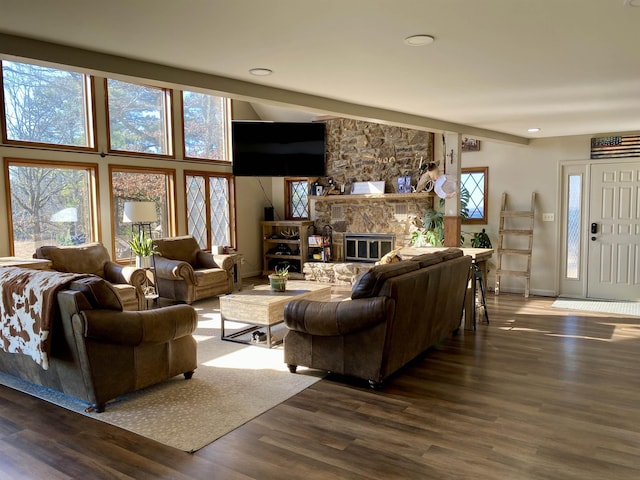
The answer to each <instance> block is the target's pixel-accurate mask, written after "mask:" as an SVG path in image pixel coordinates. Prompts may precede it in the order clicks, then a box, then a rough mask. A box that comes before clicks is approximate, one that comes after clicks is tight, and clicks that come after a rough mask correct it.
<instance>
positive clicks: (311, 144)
mask: <svg viewBox="0 0 640 480" xmlns="http://www.w3.org/2000/svg"><path fill="white" fill-rule="evenodd" d="M325 130H326V125H325V124H324V123H294V122H243V121H234V122H232V124H231V141H232V145H233V158H232V160H233V174H234V175H237V176H242V177H247V176H250V177H322V176H324V175H325V143H326V142H325V138H326V135H325Z"/></svg>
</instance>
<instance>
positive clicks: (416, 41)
mask: <svg viewBox="0 0 640 480" xmlns="http://www.w3.org/2000/svg"><path fill="white" fill-rule="evenodd" d="M434 41H435V37H433V36H431V35H423V34H420V35H411V36H410V37H407V38H405V39H404V43H405V45H409V46H410V47H422V46H424V45H431V44H432V43H433V42H434Z"/></svg>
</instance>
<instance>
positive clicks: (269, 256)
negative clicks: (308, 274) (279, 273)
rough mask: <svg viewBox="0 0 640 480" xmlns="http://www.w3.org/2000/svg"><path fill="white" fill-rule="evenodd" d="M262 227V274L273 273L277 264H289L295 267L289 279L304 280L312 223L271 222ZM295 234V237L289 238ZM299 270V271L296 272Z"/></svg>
mask: <svg viewBox="0 0 640 480" xmlns="http://www.w3.org/2000/svg"><path fill="white" fill-rule="evenodd" d="M261 225H262V253H263V266H262V274H263V275H269V274H270V273H273V266H274V265H275V264H277V263H289V264H291V266H292V267H293V269H292V270H289V278H293V279H304V274H303V273H302V267H303V265H304V262H306V261H307V256H308V248H309V245H308V238H307V228H308V227H309V226H311V225H313V222H312V221H309V220H306V221H296V220H284V221H270V222H266V221H265V222H261ZM291 233H293V234H294V237H288V235H289V234H291ZM294 269H297V271H294Z"/></svg>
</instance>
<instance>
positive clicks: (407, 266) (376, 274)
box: [351, 260, 420, 299]
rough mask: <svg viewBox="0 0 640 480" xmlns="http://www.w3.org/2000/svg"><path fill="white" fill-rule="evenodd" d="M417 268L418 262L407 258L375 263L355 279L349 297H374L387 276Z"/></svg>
mask: <svg viewBox="0 0 640 480" xmlns="http://www.w3.org/2000/svg"><path fill="white" fill-rule="evenodd" d="M419 268H420V264H419V263H418V262H411V261H409V260H406V261H401V262H396V263H387V264H385V265H376V266H375V267H373V268H372V269H371V270H369V271H368V272H366V273H364V274H363V275H362V276H361V277H360V278H358V280H356V282H355V283H354V285H353V288H352V289H351V298H353V299H357V298H369V297H376V296H377V295H378V294H379V293H380V289H381V288H382V285H383V284H384V282H385V281H386V280H387V279H388V278H392V277H396V276H398V275H402V274H405V273H409V272H412V271H414V270H418V269H419Z"/></svg>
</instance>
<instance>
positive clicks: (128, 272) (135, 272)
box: [104, 262, 147, 288]
mask: <svg viewBox="0 0 640 480" xmlns="http://www.w3.org/2000/svg"><path fill="white" fill-rule="evenodd" d="M104 277H105V278H104V279H105V280H106V281H108V282H110V283H128V284H129V285H133V286H135V287H140V288H143V286H144V284H145V281H146V279H147V276H146V273H145V271H144V270H143V269H141V268H136V267H131V266H128V265H120V264H119V263H115V262H107V263H105V265H104Z"/></svg>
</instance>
